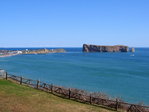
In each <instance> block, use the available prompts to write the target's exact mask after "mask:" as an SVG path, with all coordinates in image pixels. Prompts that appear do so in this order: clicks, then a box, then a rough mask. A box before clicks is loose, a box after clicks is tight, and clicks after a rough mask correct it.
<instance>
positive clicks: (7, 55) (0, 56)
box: [0, 54, 19, 58]
mask: <svg viewBox="0 0 149 112" xmlns="http://www.w3.org/2000/svg"><path fill="white" fill-rule="evenodd" d="M16 55H19V54H4V55H0V58H4V57H10V56H16Z"/></svg>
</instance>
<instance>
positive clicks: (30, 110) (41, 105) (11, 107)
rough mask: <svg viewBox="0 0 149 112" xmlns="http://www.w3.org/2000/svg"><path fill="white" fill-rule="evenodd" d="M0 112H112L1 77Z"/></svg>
mask: <svg viewBox="0 0 149 112" xmlns="http://www.w3.org/2000/svg"><path fill="white" fill-rule="evenodd" d="M0 112H111V110H108V109H104V108H101V107H96V106H91V105H88V104H82V103H79V102H75V101H71V100H68V99H63V98H60V97H57V96H54V95H52V94H49V93H46V92H43V91H40V90H36V89H33V88H30V87H26V86H23V85H19V84H16V83H13V82H11V81H8V80H3V79H0Z"/></svg>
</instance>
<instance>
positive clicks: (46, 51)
mask: <svg viewBox="0 0 149 112" xmlns="http://www.w3.org/2000/svg"><path fill="white" fill-rule="evenodd" d="M63 52H66V51H65V50H64V49H37V50H28V49H26V50H23V51H22V54H46V53H63Z"/></svg>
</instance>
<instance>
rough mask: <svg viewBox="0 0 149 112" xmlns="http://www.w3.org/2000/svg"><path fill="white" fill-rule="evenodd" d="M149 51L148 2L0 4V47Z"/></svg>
mask: <svg viewBox="0 0 149 112" xmlns="http://www.w3.org/2000/svg"><path fill="white" fill-rule="evenodd" d="M84 43H86V44H96V45H128V46H131V47H149V0H0V47H81V46H82V45H83V44H84Z"/></svg>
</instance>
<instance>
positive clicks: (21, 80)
mask: <svg viewBox="0 0 149 112" xmlns="http://www.w3.org/2000/svg"><path fill="white" fill-rule="evenodd" d="M20 84H22V76H21V77H20Z"/></svg>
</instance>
